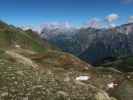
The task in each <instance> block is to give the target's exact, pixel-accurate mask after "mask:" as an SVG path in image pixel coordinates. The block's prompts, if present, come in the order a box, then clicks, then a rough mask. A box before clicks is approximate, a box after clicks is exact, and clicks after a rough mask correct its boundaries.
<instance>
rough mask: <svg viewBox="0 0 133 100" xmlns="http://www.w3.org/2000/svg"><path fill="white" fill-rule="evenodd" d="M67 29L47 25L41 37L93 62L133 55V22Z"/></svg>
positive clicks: (97, 62) (98, 62)
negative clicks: (107, 26)
mask: <svg viewBox="0 0 133 100" xmlns="http://www.w3.org/2000/svg"><path fill="white" fill-rule="evenodd" d="M57 30H58V31H57ZM66 30H67V31H66ZM66 30H65V31H62V30H61V31H60V28H58V29H56V31H55V30H54V29H52V28H51V29H47V28H46V27H45V28H43V30H42V32H41V37H42V38H43V37H44V38H46V39H47V40H48V41H49V42H50V43H52V44H54V45H56V46H58V47H59V48H61V49H62V50H63V51H65V52H69V53H72V54H74V55H75V56H78V57H79V58H81V59H83V60H85V61H87V62H89V63H91V64H100V63H102V62H103V61H104V59H108V58H119V57H126V56H129V55H130V56H131V55H133V24H132V23H129V24H124V25H121V26H117V27H113V28H108V29H104V28H103V29H95V28H78V29H73V28H71V29H66ZM47 34H49V36H48V35H47ZM55 34H56V35H55ZM46 35H47V36H46ZM50 35H51V36H50Z"/></svg>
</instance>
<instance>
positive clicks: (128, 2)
mask: <svg viewBox="0 0 133 100" xmlns="http://www.w3.org/2000/svg"><path fill="white" fill-rule="evenodd" d="M121 2H122V3H123V4H131V3H133V0H121Z"/></svg>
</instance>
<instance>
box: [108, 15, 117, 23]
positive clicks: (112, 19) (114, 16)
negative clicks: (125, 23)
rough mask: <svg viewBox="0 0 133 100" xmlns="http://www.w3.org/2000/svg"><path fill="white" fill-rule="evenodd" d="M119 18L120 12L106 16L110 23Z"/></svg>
mask: <svg viewBox="0 0 133 100" xmlns="http://www.w3.org/2000/svg"><path fill="white" fill-rule="evenodd" d="M118 18H119V15H118V14H115V13H112V14H110V15H108V16H106V20H107V21H108V22H109V23H111V22H114V21H116V20H117V19H118Z"/></svg>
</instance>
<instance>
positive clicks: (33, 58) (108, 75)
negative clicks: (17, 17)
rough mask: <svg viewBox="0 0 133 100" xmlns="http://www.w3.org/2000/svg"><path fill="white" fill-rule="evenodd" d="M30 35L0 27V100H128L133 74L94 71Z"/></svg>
mask: <svg viewBox="0 0 133 100" xmlns="http://www.w3.org/2000/svg"><path fill="white" fill-rule="evenodd" d="M1 26H2V27H1ZM34 35H35V34H34V33H32V32H31V31H30V33H29V31H28V32H27V31H26V32H25V31H22V30H21V29H18V28H14V27H11V26H9V25H7V24H5V23H2V24H1V25H0V41H1V42H0V81H1V82H0V98H1V100H45V99H46V100H132V98H133V95H132V92H133V73H122V72H120V71H118V70H115V69H113V68H103V67H99V68H94V67H92V66H91V65H89V64H87V63H85V62H83V61H81V60H80V59H78V58H77V57H75V56H73V55H71V54H68V53H64V52H60V51H58V50H57V49H55V48H53V47H52V48H51V46H48V45H50V44H49V43H47V41H43V42H46V44H47V45H44V44H43V45H42V40H40V39H39V38H37V37H36V36H35V37H34Z"/></svg>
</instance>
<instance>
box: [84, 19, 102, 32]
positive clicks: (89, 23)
mask: <svg viewBox="0 0 133 100" xmlns="http://www.w3.org/2000/svg"><path fill="white" fill-rule="evenodd" d="M83 27H85V28H86V27H90V28H96V29H99V28H102V24H101V21H100V19H98V18H92V19H90V20H89V21H87V22H86V23H85V25H84V26H83Z"/></svg>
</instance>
